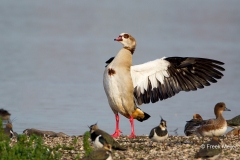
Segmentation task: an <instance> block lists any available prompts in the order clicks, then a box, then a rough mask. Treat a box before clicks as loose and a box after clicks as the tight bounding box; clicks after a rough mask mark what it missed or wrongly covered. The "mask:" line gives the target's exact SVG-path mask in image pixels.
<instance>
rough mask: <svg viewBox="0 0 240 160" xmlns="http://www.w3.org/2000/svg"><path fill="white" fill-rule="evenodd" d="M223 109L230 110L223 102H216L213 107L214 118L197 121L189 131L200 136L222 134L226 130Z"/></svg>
mask: <svg viewBox="0 0 240 160" xmlns="http://www.w3.org/2000/svg"><path fill="white" fill-rule="evenodd" d="M223 111H231V110H230V109H228V108H227V107H226V105H225V103H223V102H220V103H217V104H216V105H215V107H214V113H215V116H216V119H209V120H202V121H199V123H198V124H196V126H195V127H194V128H193V129H191V130H190V131H192V132H193V133H194V134H196V135H198V136H202V137H205V136H209V137H211V136H222V135H223V134H224V133H225V132H226V130H227V122H226V120H225V119H224V117H223V115H222V113H223ZM190 122H191V121H190Z"/></svg>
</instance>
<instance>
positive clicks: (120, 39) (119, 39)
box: [114, 36, 123, 41]
mask: <svg viewBox="0 0 240 160" xmlns="http://www.w3.org/2000/svg"><path fill="white" fill-rule="evenodd" d="M122 40H123V39H122V36H118V37H117V38H115V39H114V41H122Z"/></svg>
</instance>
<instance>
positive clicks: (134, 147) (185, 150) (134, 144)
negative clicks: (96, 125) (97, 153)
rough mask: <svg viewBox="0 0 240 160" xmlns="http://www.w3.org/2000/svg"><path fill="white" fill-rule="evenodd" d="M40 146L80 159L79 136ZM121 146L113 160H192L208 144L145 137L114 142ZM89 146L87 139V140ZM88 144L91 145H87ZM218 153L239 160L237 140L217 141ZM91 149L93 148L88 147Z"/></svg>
mask: <svg viewBox="0 0 240 160" xmlns="http://www.w3.org/2000/svg"><path fill="white" fill-rule="evenodd" d="M43 139H44V143H45V144H46V145H48V146H50V147H55V146H58V145H59V144H60V145H62V146H65V147H61V148H59V151H60V152H62V154H63V158H62V159H63V160H71V159H75V158H76V157H78V158H77V159H79V158H80V159H81V158H82V157H83V156H84V154H85V151H84V148H83V136H67V137H44V138H43ZM116 140H117V141H118V142H119V143H120V144H121V145H123V146H125V147H127V148H128V150H127V151H116V150H113V152H112V156H113V159H114V160H119V159H123V160H151V159H152V160H157V159H184V160H185V159H194V155H195V154H196V152H198V151H199V149H200V147H201V145H202V144H203V143H205V142H207V141H209V140H210V138H207V137H206V138H204V141H203V142H202V139H201V138H199V137H197V136H192V137H187V136H169V137H168V139H167V140H166V141H165V146H164V144H163V143H156V142H154V143H153V144H151V141H150V140H149V138H148V137H147V136H137V138H136V139H129V138H127V137H126V136H121V137H120V138H117V139H116ZM89 142H90V139H89ZM90 143H91V142H90ZM221 145H222V153H221V155H220V156H219V157H218V159H221V160H222V159H223V160H224V159H226V160H229V159H231V160H235V159H236V160H237V159H240V141H239V140H238V138H237V136H228V137H223V138H221ZM91 147H92V148H93V146H91Z"/></svg>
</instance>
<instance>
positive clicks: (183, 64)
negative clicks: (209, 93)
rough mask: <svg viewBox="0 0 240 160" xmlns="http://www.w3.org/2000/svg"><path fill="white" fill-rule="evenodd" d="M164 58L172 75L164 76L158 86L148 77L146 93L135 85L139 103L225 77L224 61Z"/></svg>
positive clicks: (161, 97)
mask: <svg viewBox="0 0 240 160" xmlns="http://www.w3.org/2000/svg"><path fill="white" fill-rule="evenodd" d="M164 60H166V61H168V62H169V63H170V65H169V66H168V70H167V72H168V74H169V75H170V76H169V77H165V78H164V84H161V83H160V82H159V81H158V88H152V85H151V81H150V80H149V79H148V82H149V85H148V89H147V91H144V93H141V91H140V89H139V90H138V89H137V88H138V87H135V89H134V96H135V98H136V100H137V103H138V104H139V105H140V104H142V103H149V102H150V101H151V102H152V103H155V102H157V101H159V99H160V100H164V99H167V98H170V97H172V96H174V95H176V94H177V93H179V92H180V91H194V90H197V89H201V88H204V86H209V85H210V83H216V82H217V80H216V79H221V78H222V77H223V74H222V72H221V71H225V69H224V68H223V67H221V66H220V65H224V63H223V62H220V61H217V60H213V59H207V58H196V57H168V58H165V59H164Z"/></svg>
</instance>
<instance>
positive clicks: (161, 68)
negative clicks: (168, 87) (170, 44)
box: [131, 57, 170, 93]
mask: <svg viewBox="0 0 240 160" xmlns="http://www.w3.org/2000/svg"><path fill="white" fill-rule="evenodd" d="M164 59H165V57H164V58H161V59H156V60H154V61H150V62H147V63H144V64H140V65H135V66H132V67H131V76H132V81H133V86H134V88H135V87H137V90H140V91H141V93H144V91H147V90H148V86H149V81H150V83H151V85H152V87H151V89H153V88H157V87H158V81H159V82H160V83H161V84H164V77H169V75H168V72H167V69H168V66H169V65H170V63H169V62H168V61H166V60H164Z"/></svg>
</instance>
